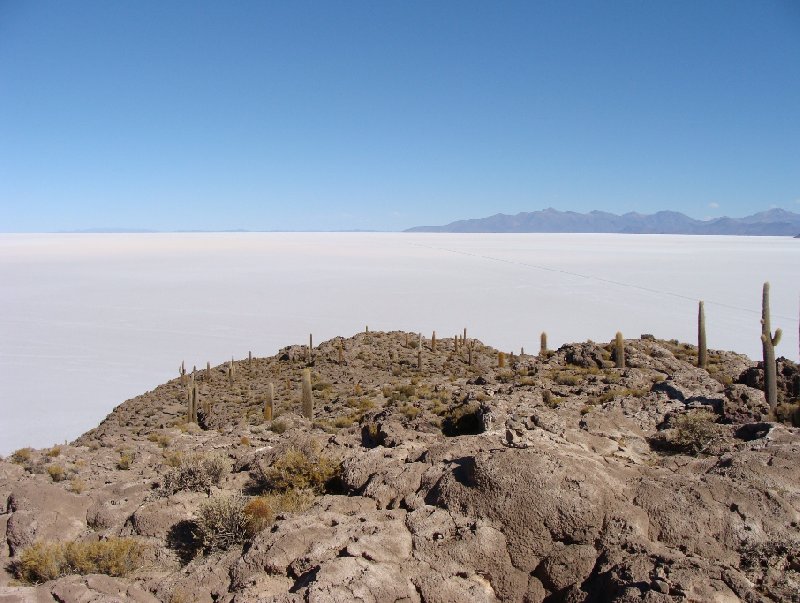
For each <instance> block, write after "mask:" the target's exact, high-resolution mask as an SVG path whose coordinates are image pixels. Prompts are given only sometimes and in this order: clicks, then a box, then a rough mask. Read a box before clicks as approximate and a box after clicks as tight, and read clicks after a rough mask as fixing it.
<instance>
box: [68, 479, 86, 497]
mask: <svg viewBox="0 0 800 603" xmlns="http://www.w3.org/2000/svg"><path fill="white" fill-rule="evenodd" d="M69 489H70V490H72V491H73V492H74V493H75V494H80V493H81V492H83V491H84V490H86V482H85V481H83V480H82V479H81V478H79V477H73V478H72V479H71V480H69Z"/></svg>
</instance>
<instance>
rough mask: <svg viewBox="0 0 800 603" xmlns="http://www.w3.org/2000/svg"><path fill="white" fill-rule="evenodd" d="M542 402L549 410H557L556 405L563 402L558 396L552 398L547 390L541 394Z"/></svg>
mask: <svg viewBox="0 0 800 603" xmlns="http://www.w3.org/2000/svg"><path fill="white" fill-rule="evenodd" d="M542 401H543V402H544V403H545V404H546V405H547V406H549V407H550V408H558V405H559V404H561V402H563V400H562V399H561V398H559V397H558V396H554V395H553V394H552V392H551V391H550V390H549V389H546V390H544V391H543V392H542Z"/></svg>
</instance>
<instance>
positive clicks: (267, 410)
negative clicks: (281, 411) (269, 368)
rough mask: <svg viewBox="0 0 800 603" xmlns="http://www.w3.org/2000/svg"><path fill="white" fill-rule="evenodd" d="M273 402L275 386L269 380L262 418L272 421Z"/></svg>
mask: <svg viewBox="0 0 800 603" xmlns="http://www.w3.org/2000/svg"><path fill="white" fill-rule="evenodd" d="M274 404H275V386H274V385H273V384H272V381H270V382H269V383H268V384H267V399H266V400H265V401H264V420H265V421H272V414H273V410H274V409H273V405H274Z"/></svg>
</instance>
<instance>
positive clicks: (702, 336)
mask: <svg viewBox="0 0 800 603" xmlns="http://www.w3.org/2000/svg"><path fill="white" fill-rule="evenodd" d="M697 366H698V368H701V369H704V368H706V367H707V366H708V350H707V349H706V313H705V309H704V308H703V302H700V303H699V304H698V307H697Z"/></svg>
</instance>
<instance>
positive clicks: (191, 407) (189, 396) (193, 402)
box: [186, 377, 197, 423]
mask: <svg viewBox="0 0 800 603" xmlns="http://www.w3.org/2000/svg"><path fill="white" fill-rule="evenodd" d="M186 403H187V406H188V412H187V416H186V421H187V422H189V423H197V384H196V383H195V382H194V377H192V378H191V381H189V384H188V387H187V388H186Z"/></svg>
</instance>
